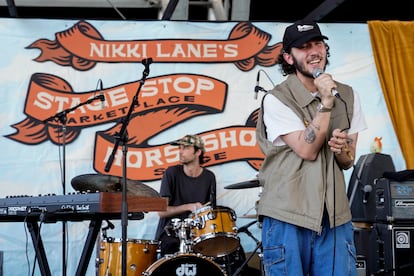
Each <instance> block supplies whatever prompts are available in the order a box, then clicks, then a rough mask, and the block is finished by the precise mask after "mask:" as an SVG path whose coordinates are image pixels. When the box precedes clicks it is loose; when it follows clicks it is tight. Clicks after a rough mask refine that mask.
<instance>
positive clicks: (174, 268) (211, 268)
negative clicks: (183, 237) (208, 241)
mask: <svg viewBox="0 0 414 276" xmlns="http://www.w3.org/2000/svg"><path fill="white" fill-rule="evenodd" d="M144 275H152V276H170V275H171V276H176V275H197V276H216V275H217V276H220V275H223V276H225V275H226V274H225V272H224V271H223V270H222V269H221V267H220V266H219V265H217V264H216V263H214V262H213V261H211V260H210V259H208V258H206V257H203V256H202V255H197V254H191V253H188V254H178V255H174V256H165V257H164V258H162V259H159V260H158V261H157V262H155V263H154V264H152V265H151V266H150V267H149V268H148V269H147V273H144Z"/></svg>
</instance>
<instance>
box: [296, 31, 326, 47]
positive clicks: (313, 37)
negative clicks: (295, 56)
mask: <svg viewBox="0 0 414 276" xmlns="http://www.w3.org/2000/svg"><path fill="white" fill-rule="evenodd" d="M319 39H320V40H324V39H328V37H326V36H324V35H314V34H313V35H309V36H303V37H301V38H300V39H298V40H296V41H295V42H293V43H292V44H291V45H290V48H292V47H295V48H299V47H301V46H302V45H303V44H305V43H306V42H308V41H311V40H319Z"/></svg>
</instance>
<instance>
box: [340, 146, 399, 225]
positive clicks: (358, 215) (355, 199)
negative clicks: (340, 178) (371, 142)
mask: <svg viewBox="0 0 414 276" xmlns="http://www.w3.org/2000/svg"><path fill="white" fill-rule="evenodd" d="M384 172H395V167H394V163H393V161H392V158H391V156H390V155H387V154H382V153H370V154H366V155H362V156H361V157H360V158H359V159H358V162H357V163H356V165H355V166H354V170H353V172H352V175H351V179H350V180H349V183H348V190H347V195H348V199H349V204H350V207H351V213H352V221H354V222H370V223H374V222H375V211H376V210H375V192H374V181H375V179H377V178H381V177H382V176H383V174H384Z"/></svg>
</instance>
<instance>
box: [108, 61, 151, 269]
mask: <svg viewBox="0 0 414 276" xmlns="http://www.w3.org/2000/svg"><path fill="white" fill-rule="evenodd" d="M151 63H152V58H148V59H143V60H142V64H143V65H144V66H145V69H144V71H143V73H142V78H141V80H140V81H139V86H138V89H137V92H136V93H135V96H134V97H133V99H132V102H131V105H130V107H129V110H128V113H127V115H126V116H125V117H124V118H123V119H122V126H121V129H120V131H119V133H117V134H116V135H114V138H115V143H114V148H113V150H112V153H111V156H110V157H109V159H108V162H107V163H106V166H105V172H109V170H110V169H111V166H112V163H113V161H114V158H115V153H116V151H117V149H118V147H119V144H122V157H123V158H122V162H123V164H122V206H121V222H122V276H126V267H127V258H126V253H127V252H126V246H127V242H126V240H127V225H128V202H127V189H126V188H127V165H126V164H127V153H128V146H127V142H128V131H127V127H128V124H129V121H130V119H131V115H132V112H133V111H134V108H135V106H137V105H138V94H139V92H140V91H141V88H142V86H143V85H144V82H145V79H146V78H147V76H148V75H149V65H150V64H151Z"/></svg>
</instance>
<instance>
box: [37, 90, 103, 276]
mask: <svg viewBox="0 0 414 276" xmlns="http://www.w3.org/2000/svg"><path fill="white" fill-rule="evenodd" d="M101 98H102V96H101V95H99V96H96V97H94V98H91V99H89V100H87V101H85V102H83V103H80V104H78V105H76V106H74V107H71V108H68V109H65V110H63V111H60V112H58V113H56V114H55V115H53V116H50V117H49V118H46V119H45V120H43V123H47V122H49V121H58V122H60V123H61V125H62V155H63V157H62V160H63V164H62V190H63V195H65V194H66V123H67V114H68V113H70V112H72V111H73V110H75V109H77V108H78V107H80V106H83V105H86V104H90V103H92V102H93V101H95V100H101ZM66 226H67V222H66V221H62V276H65V275H66V236H67V233H66V230H67V227H66Z"/></svg>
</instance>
